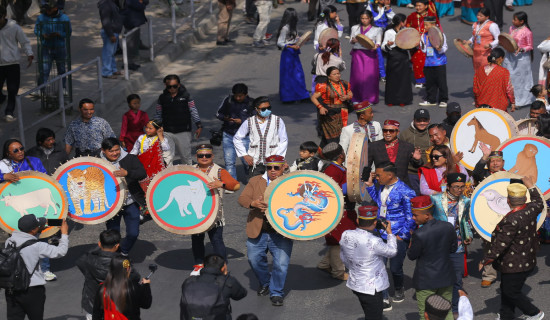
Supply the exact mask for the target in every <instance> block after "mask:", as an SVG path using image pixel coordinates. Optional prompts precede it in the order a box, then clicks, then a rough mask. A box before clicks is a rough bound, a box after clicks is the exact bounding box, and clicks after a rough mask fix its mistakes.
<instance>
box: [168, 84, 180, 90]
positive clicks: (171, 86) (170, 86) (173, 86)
mask: <svg viewBox="0 0 550 320" xmlns="http://www.w3.org/2000/svg"><path fill="white" fill-rule="evenodd" d="M177 87H179V84H174V85H169V84H167V85H166V89H176V88H177Z"/></svg>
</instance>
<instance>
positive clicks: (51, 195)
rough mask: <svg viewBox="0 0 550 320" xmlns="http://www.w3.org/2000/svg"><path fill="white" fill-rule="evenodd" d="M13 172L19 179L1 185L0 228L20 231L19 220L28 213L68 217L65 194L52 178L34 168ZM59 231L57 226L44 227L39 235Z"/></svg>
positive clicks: (61, 217)
mask: <svg viewBox="0 0 550 320" xmlns="http://www.w3.org/2000/svg"><path fill="white" fill-rule="evenodd" d="M16 174H17V176H19V178H20V179H19V181H17V182H15V183H12V182H7V181H6V182H3V183H1V184H0V208H1V209H0V228H2V229H3V230H4V231H6V232H7V233H12V232H13V230H19V229H18V226H17V224H18V222H19V219H20V218H21V217H22V216H24V215H27V214H34V215H35V216H37V217H39V218H42V217H43V218H46V219H65V218H66V217H67V211H68V204H67V197H66V196H65V192H64V191H63V187H62V186H61V185H60V184H59V183H58V182H57V181H56V180H55V179H53V178H52V177H50V176H49V175H47V174H45V173H42V172H37V171H23V172H18V173H16ZM58 230H59V227H46V229H45V230H44V231H42V233H41V234H40V238H47V237H49V236H52V235H54V234H55V233H56V232H57V231H58Z"/></svg>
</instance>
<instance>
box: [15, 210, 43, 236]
mask: <svg viewBox="0 0 550 320" xmlns="http://www.w3.org/2000/svg"><path fill="white" fill-rule="evenodd" d="M46 222H47V220H46V218H44V217H40V218H37V217H36V216H35V215H34V214H26V215H24V216H22V217H21V218H19V221H17V227H18V228H19V231H22V232H30V231H32V230H34V229H36V228H38V227H43V226H45V225H46Z"/></svg>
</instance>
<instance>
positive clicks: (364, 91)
mask: <svg viewBox="0 0 550 320" xmlns="http://www.w3.org/2000/svg"><path fill="white" fill-rule="evenodd" d="M360 19H361V24H358V25H355V26H353V27H352V28H351V39H350V43H351V44H353V47H352V50H351V70H350V78H349V82H350V84H351V86H352V87H353V88H355V94H354V95H353V99H352V101H353V102H362V101H365V100H366V101H369V102H370V103H373V104H375V103H378V95H379V93H380V91H379V90H380V88H379V85H378V79H379V77H380V74H379V70H378V54H377V52H376V49H377V48H378V47H380V44H381V43H382V29H380V28H378V27H375V26H374V19H373V16H372V12H370V11H368V10H365V11H363V12H361V15H360ZM360 34H362V35H364V36H366V37H367V38H369V39H371V40H372V42H374V45H375V47H374V48H373V49H366V48H365V47H363V46H362V45H361V44H360V43H358V42H357V38H356V37H357V36H358V35H360Z"/></svg>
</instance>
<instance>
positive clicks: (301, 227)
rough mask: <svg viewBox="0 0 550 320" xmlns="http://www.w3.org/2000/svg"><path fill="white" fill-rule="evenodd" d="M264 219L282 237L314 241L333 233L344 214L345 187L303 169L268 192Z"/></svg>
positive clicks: (319, 173) (272, 183)
mask: <svg viewBox="0 0 550 320" xmlns="http://www.w3.org/2000/svg"><path fill="white" fill-rule="evenodd" d="M264 199H266V202H267V204H268V207H267V210H266V212H265V216H266V218H267V220H268V221H269V223H270V224H271V226H272V227H273V228H274V229H275V231H277V232H278V233H280V234H281V235H283V236H285V237H287V238H290V239H294V240H313V239H317V238H320V237H322V236H324V235H326V234H327V233H329V232H331V231H332V229H334V228H335V227H336V226H337V225H338V223H340V220H341V219H342V216H343V214H344V195H343V194H342V188H340V186H339V185H338V184H337V183H336V182H334V180H332V178H331V177H329V176H327V175H326V174H324V173H321V172H317V171H311V170H300V171H295V172H292V173H289V174H285V175H282V176H280V177H279V178H277V179H275V180H273V181H272V182H271V183H270V184H269V186H268V187H267V189H266V190H265V194H264Z"/></svg>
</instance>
